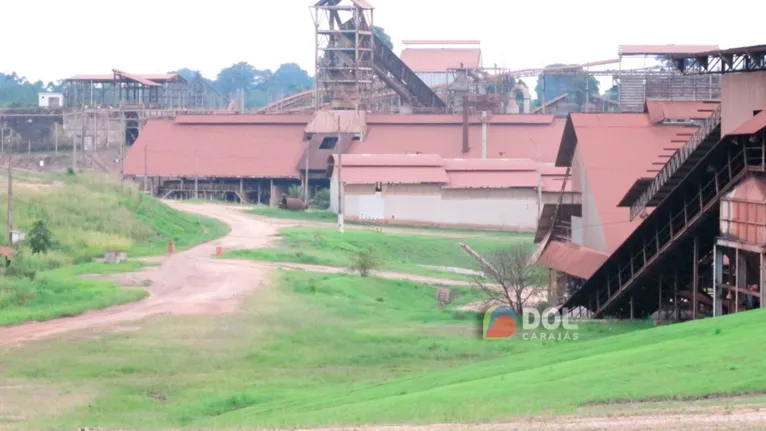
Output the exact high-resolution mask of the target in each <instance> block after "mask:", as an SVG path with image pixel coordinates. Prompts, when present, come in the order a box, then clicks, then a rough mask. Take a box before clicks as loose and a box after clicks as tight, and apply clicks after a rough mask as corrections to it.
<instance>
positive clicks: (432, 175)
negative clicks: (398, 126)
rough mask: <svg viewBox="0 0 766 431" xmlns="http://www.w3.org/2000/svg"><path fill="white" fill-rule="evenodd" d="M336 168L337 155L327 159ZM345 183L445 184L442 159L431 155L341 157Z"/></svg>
mask: <svg viewBox="0 0 766 431" xmlns="http://www.w3.org/2000/svg"><path fill="white" fill-rule="evenodd" d="M331 163H332V164H333V167H334V166H337V163H338V156H337V155H335V154H333V155H332V156H331ZM341 163H342V164H343V182H344V183H346V184H375V183H383V184H445V183H447V182H448V181H449V179H448V178H447V173H446V172H445V171H444V162H443V161H442V158H441V157H439V156H438V155H434V154H424V155H403V154H382V155H371V154H353V155H343V158H342V161H341Z"/></svg>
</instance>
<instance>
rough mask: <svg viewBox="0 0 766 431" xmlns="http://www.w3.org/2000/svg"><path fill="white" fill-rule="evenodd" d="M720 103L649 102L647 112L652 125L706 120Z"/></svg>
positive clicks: (694, 101)
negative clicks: (677, 121) (675, 121)
mask: <svg viewBox="0 0 766 431" xmlns="http://www.w3.org/2000/svg"><path fill="white" fill-rule="evenodd" d="M719 104H720V102H718V101H696V100H647V101H646V107H645V108H646V109H645V112H646V113H647V114H649V119H650V120H651V121H652V123H661V122H663V121H666V120H705V119H707V118H708V117H709V116H710V115H711V114H712V113H713V111H715V110H716V108H718V105H719Z"/></svg>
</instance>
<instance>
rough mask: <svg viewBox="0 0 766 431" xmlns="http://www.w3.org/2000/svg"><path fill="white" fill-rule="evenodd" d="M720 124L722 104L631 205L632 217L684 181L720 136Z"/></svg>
mask: <svg viewBox="0 0 766 431" xmlns="http://www.w3.org/2000/svg"><path fill="white" fill-rule="evenodd" d="M720 126H721V106H720V105H719V106H718V107H717V108H716V110H715V111H713V113H712V114H711V115H710V116H709V117H708V118H707V120H705V122H704V123H702V126H701V127H700V128H699V129H697V131H696V132H695V133H694V134H693V135H692V136H691V138H690V139H689V142H687V143H686V144H685V145H684V146H683V147H681V148H680V149H679V150H678V151H676V153H675V154H673V157H671V158H670V160H668V162H667V163H665V165H664V166H663V167H662V169H661V170H660V172H659V173H658V174H657V176H656V177H654V180H652V182H651V183H649V185H648V187H647V188H646V190H644V191H643V192H642V193H641V195H640V196H639V197H638V198H637V199H636V200H635V201H634V202H633V203H632V204H631V206H630V219H631V220H633V219H634V218H636V216H638V215H639V214H640V213H641V212H642V211H644V209H645V208H646V207H651V206H657V205H658V204H659V203H660V202H661V201H662V200H663V199H664V198H665V197H666V196H667V195H668V194H669V193H670V192H671V190H672V189H673V188H674V187H675V186H676V185H678V183H679V182H680V181H682V179H683V177H684V176H685V175H686V174H687V173H688V172H689V171H690V170H691V169H692V168H693V167H694V165H695V164H696V163H697V162H698V161H699V159H700V158H701V157H702V156H703V155H704V154H706V152H707V151H708V150H709V149H710V148H711V147H712V146H713V145H715V143H716V142H717V141H718V139H720ZM715 130H719V133H718V134H715V133H713V132H714V131H715Z"/></svg>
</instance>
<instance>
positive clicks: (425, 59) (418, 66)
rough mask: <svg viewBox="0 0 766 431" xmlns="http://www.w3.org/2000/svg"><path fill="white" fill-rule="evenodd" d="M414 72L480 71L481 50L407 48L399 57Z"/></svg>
mask: <svg viewBox="0 0 766 431" xmlns="http://www.w3.org/2000/svg"><path fill="white" fill-rule="evenodd" d="M399 58H401V60H402V61H403V62H404V64H406V65H407V67H409V68H410V69H412V71H413V72H416V73H424V72H447V71H448V70H449V69H457V68H467V69H478V68H479V66H480V65H481V49H480V48H405V49H404V50H402V54H401V55H400V56H399Z"/></svg>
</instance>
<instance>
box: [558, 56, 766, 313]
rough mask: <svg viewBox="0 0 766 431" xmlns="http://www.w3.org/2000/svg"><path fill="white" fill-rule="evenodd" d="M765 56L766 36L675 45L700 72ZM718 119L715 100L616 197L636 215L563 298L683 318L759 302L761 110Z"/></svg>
mask: <svg viewBox="0 0 766 431" xmlns="http://www.w3.org/2000/svg"><path fill="white" fill-rule="evenodd" d="M765 58H766V46H755V47H746V48H738V49H732V50H725V51H721V50H713V51H705V50H697V51H694V52H689V53H685V54H684V53H682V52H681V53H674V54H673V55H672V59H673V62H674V63H675V65H676V66H677V68H678V70H679V71H681V72H683V73H684V74H688V75H703V76H705V75H709V74H711V73H719V74H728V73H735V72H755V71H764V70H766V63H765V62H764V59H765ZM747 75H749V74H740V75H739V76H747ZM743 91H748V89H743ZM735 100H736V101H735ZM744 100H745V99H732V102H731V103H732V104H734V105H729V106H732V107H734V108H735V109H737V108H740V107H739V106H735V105H736V104H740V103H743V101H744ZM723 103H724V104H725V103H726V100H724V101H723ZM753 106H755V105H753ZM759 106H760V105H759ZM746 109H750V108H746ZM721 119H722V116H721V107H719V108H718V109H717V110H716V111H715V112H713V114H712V115H711V116H710V117H709V118H708V119H707V120H706V121H705V122H704V123H703V124H702V125H701V127H699V129H698V131H697V132H696V133H695V134H693V135H692V136H691V139H690V140H689V141H688V142H687V143H686V144H685V145H684V146H683V147H681V148H680V149H679V150H678V151H676V152H675V154H674V155H673V156H672V157H670V158H669V159H668V161H667V162H666V163H665V164H664V166H663V167H662V169H661V170H660V171H659V172H658V173H657V175H656V176H655V177H654V178H639V179H637V181H636V183H635V184H634V185H633V187H632V188H631V189H630V190H628V191H627V193H626V195H625V197H624V198H623V200H622V203H621V204H620V206H625V207H630V215H631V217H632V218H640V219H642V222H641V223H640V224H639V225H638V226H637V227H636V229H635V230H634V231H633V232H632V233H631V234H630V236H628V238H627V239H626V240H625V241H624V242H623V243H622V244H621V245H620V246H619V247H617V249H616V250H615V251H614V252H613V253H612V254H611V255H610V256H609V257H608V259H606V261H605V262H604V264H603V265H601V266H600V267H599V268H598V269H597V270H596V271H595V272H594V273H593V275H592V276H591V277H590V278H588V279H587V280H584V282H583V283H582V285H581V286H580V287H579V288H578V289H577V290H576V291H575V292H574V293H573V294H572V295H571V296H570V297H569V298H568V299H567V301H566V303H565V304H564V307H567V308H572V307H578V306H582V307H585V308H587V309H588V310H589V311H590V312H592V313H593V315H594V316H595V317H604V316H614V317H618V318H640V317H646V316H649V315H651V314H653V313H656V315H657V316H658V319H659V318H660V316H662V315H665V316H666V317H668V318H670V319H673V320H684V319H696V318H699V317H704V316H719V315H722V314H727V313H732V312H737V311H742V310H746V309H753V308H758V307H763V306H764V305H765V304H764V303H763V301H762V297H763V295H764V294H766V289H765V287H766V262H765V259H766V203H764V202H766V199H765V197H766V193H765V191H766V181H765V180H764V175H766V115H764V113H762V112H761V110H760V109H758V110H755V111H753V117H752V118H750V119H749V120H747V121H745V122H744V123H742V124H740V125H739V126H738V127H736V128H735V129H732V130H731V131H730V132H728V133H726V134H723V133H722V127H721V124H722V123H721ZM739 121H742V120H741V119H740V120H739ZM649 208H651V209H652V210H651V212H649V211H648V209H649ZM554 221H555V220H554Z"/></svg>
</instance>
